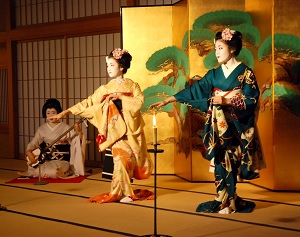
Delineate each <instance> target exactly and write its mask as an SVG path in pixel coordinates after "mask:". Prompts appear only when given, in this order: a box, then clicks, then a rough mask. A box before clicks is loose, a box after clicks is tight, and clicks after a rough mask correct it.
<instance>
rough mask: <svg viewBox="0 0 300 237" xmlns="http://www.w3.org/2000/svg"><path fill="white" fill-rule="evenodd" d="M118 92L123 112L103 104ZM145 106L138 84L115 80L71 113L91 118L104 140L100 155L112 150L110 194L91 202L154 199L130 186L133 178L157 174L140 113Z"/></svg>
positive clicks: (100, 88) (99, 147)
mask: <svg viewBox="0 0 300 237" xmlns="http://www.w3.org/2000/svg"><path fill="white" fill-rule="evenodd" d="M116 92H118V93H123V99H122V110H121V111H119V110H118V108H117V107H116V105H115V104H114V103H113V102H112V101H109V102H106V101H105V100H103V98H105V96H107V95H108V94H110V93H116ZM101 101H102V102H101ZM143 102H144V96H143V93H142V91H141V90H140V87H139V85H138V84H137V83H135V82H133V81H132V80H130V79H126V80H125V82H123V83H122V84H117V82H116V81H115V80H111V81H110V82H109V83H108V84H107V85H104V86H100V87H99V88H98V89H97V90H96V91H95V92H94V94H93V95H91V96H90V97H88V98H87V99H86V100H84V101H82V102H80V103H78V104H76V105H74V106H73V107H71V108H70V109H69V110H70V111H71V112H72V113H73V114H77V115H80V116H82V117H85V118H87V119H88V120H89V121H90V122H91V123H92V124H93V125H94V126H95V127H97V129H98V132H99V137H100V139H99V140H98V142H99V143H98V149H99V151H104V150H105V149H106V148H108V147H111V150H112V155H113V159H114V171H113V177H112V182H111V189H110V192H109V193H104V194H100V195H97V196H95V197H92V198H90V199H89V201H90V202H97V203H105V202H113V201H119V200H121V199H122V198H123V197H124V196H128V197H131V199H133V200H137V199H139V200H142V199H146V198H149V199H151V198H153V193H151V192H146V191H143V190H138V191H136V190H133V189H132V186H131V183H130V182H131V178H135V179H147V178H149V177H150V175H151V174H152V170H153V164H152V160H151V158H150V157H149V154H148V152H147V146H146V140H145V135H144V131H143V127H144V121H143V119H142V116H141V113H140V108H141V107H142V105H143ZM145 195H146V196H145Z"/></svg>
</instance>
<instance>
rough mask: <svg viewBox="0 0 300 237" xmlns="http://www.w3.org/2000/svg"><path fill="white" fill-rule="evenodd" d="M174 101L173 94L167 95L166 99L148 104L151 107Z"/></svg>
mask: <svg viewBox="0 0 300 237" xmlns="http://www.w3.org/2000/svg"><path fill="white" fill-rule="evenodd" d="M175 101H176V98H175V97H174V96H170V97H168V98H167V99H165V100H163V101H158V102H156V103H153V104H152V105H150V108H153V107H158V108H160V107H162V106H165V105H167V104H169V103H171V102H175Z"/></svg>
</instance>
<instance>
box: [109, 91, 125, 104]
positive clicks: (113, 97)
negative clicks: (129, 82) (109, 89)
mask: <svg viewBox="0 0 300 237" xmlns="http://www.w3.org/2000/svg"><path fill="white" fill-rule="evenodd" d="M121 99H122V93H119V92H115V93H111V94H109V95H108V96H107V97H106V98H105V100H106V102H108V101H110V100H121Z"/></svg>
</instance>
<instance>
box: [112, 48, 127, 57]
mask: <svg viewBox="0 0 300 237" xmlns="http://www.w3.org/2000/svg"><path fill="white" fill-rule="evenodd" d="M124 53H128V51H127V50H125V49H120V48H117V49H115V50H114V51H113V52H112V55H113V57H114V58H115V59H120V58H122V56H123V54H124Z"/></svg>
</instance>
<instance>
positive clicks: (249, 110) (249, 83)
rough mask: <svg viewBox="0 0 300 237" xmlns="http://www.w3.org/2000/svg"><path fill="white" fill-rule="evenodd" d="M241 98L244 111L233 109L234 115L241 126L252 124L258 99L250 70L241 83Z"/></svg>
mask: <svg viewBox="0 0 300 237" xmlns="http://www.w3.org/2000/svg"><path fill="white" fill-rule="evenodd" d="M242 94H243V98H244V103H245V107H244V108H245V109H239V108H236V107H233V110H234V113H235V114H236V116H237V117H238V120H239V121H240V122H241V123H242V124H247V126H248V125H250V124H253V122H254V116H253V115H254V113H255V109H256V107H257V104H258V99H259V95H260V92H259V88H258V84H257V81H256V78H255V75H254V73H253V72H252V70H251V69H247V72H246V76H245V78H244V81H243V91H242Z"/></svg>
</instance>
